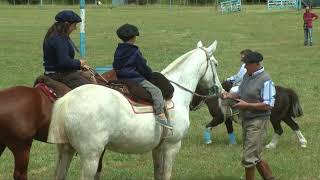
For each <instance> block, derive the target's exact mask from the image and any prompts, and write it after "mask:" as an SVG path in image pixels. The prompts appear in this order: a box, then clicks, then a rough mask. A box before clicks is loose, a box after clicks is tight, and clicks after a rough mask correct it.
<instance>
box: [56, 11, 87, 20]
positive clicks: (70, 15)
mask: <svg viewBox="0 0 320 180" xmlns="http://www.w3.org/2000/svg"><path fill="white" fill-rule="evenodd" d="M55 20H56V21H58V22H70V23H79V22H81V18H80V16H79V15H78V14H76V13H75V12H73V11H70V10H64V11H61V12H59V13H58V14H57V15H56V17H55Z"/></svg>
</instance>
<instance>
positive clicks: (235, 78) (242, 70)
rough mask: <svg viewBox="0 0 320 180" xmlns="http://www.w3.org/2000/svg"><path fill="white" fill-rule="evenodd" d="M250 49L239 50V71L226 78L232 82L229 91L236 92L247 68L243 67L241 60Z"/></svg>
mask: <svg viewBox="0 0 320 180" xmlns="http://www.w3.org/2000/svg"><path fill="white" fill-rule="evenodd" d="M251 52H252V50H250V49H244V50H242V51H241V52H240V61H241V62H242V65H241V67H240V69H239V72H238V73H237V74H235V75H233V76H230V77H229V78H227V81H228V82H230V83H232V88H231V89H230V92H237V91H238V88H239V85H240V84H241V81H242V78H243V76H244V75H245V74H246V72H247V70H246V68H244V65H245V64H244V62H243V58H244V56H245V55H247V54H248V53H251Z"/></svg>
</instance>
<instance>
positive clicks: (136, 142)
mask: <svg viewBox="0 0 320 180" xmlns="http://www.w3.org/2000/svg"><path fill="white" fill-rule="evenodd" d="M197 46H198V47H197V48H196V49H194V50H192V51H190V52H187V53H186V54H184V55H182V56H181V57H179V58H178V59H176V60H175V61H174V62H173V63H171V64H170V65H169V66H168V67H167V68H166V69H164V70H163V71H162V73H163V74H164V75H165V76H166V77H167V78H168V79H169V80H171V81H172V82H174V83H173V86H174V96H173V98H172V101H173V102H174V108H173V109H170V110H169V112H168V114H169V119H170V120H171V124H172V125H173V128H174V129H173V134H171V133H170V132H168V137H167V138H166V139H165V140H164V141H162V133H163V129H162V127H161V126H160V125H159V124H157V123H156V122H155V115H154V114H152V113H145V114H135V113H134V112H133V110H132V108H131V105H130V104H129V102H128V100H127V99H126V98H125V97H124V96H123V95H122V94H121V93H119V92H118V91H115V90H113V89H109V88H106V87H104V86H99V85H84V86H81V87H78V88H76V89H74V90H72V91H70V92H69V93H68V94H66V95H65V96H64V97H62V98H61V99H59V100H58V101H57V102H56V103H55V105H54V109H53V115H52V122H51V125H50V130H49V137H48V142H51V143H57V144H58V151H59V155H58V162H57V165H56V172H55V176H56V178H57V179H64V178H65V177H66V173H67V170H68V167H69V164H70V162H71V160H72V157H73V155H74V153H75V152H78V154H79V156H80V160H81V179H94V178H95V179H99V178H100V173H97V168H98V163H99V158H100V157H101V158H102V156H103V154H104V150H105V149H109V150H112V151H116V152H121V153H145V152H148V151H152V156H153V162H154V178H155V179H170V177H171V171H172V166H173V160H174V158H175V156H176V154H177V153H178V152H179V150H180V147H181V140H182V138H183V137H184V136H185V135H186V133H187V130H188V128H189V125H190V122H189V104H190V102H191V100H192V96H193V94H192V92H194V91H195V89H196V87H197V85H198V83H199V84H200V85H201V86H202V87H204V88H212V87H213V86H215V85H216V86H218V89H219V92H221V91H223V89H222V86H221V84H220V81H219V78H218V75H217V72H216V63H217V61H216V59H215V58H214V57H213V55H212V54H213V52H214V51H215V49H216V46H217V41H215V42H214V43H212V45H210V46H209V47H208V48H205V47H203V46H202V43H201V41H200V42H198V44H197ZM160 142H161V143H160Z"/></svg>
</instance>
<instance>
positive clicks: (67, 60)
mask: <svg viewBox="0 0 320 180" xmlns="http://www.w3.org/2000/svg"><path fill="white" fill-rule="evenodd" d="M55 20H56V22H55V23H53V25H52V26H51V27H50V28H49V30H48V32H47V33H46V35H45V37H44V40H43V66H44V70H45V71H44V75H45V76H48V77H50V78H52V79H54V80H56V81H59V82H62V83H64V84H66V85H67V86H68V87H70V88H71V89H74V88H76V87H78V86H81V85H83V84H89V83H90V81H89V80H88V79H86V78H85V77H83V76H82V75H81V71H79V70H80V69H88V68H89V66H88V65H87V64H86V61H85V60H83V59H75V58H74V56H75V50H76V51H78V49H77V47H76V46H75V44H74V43H73V42H72V40H71V39H70V34H71V33H72V32H73V31H74V30H76V29H77V24H78V23H79V22H81V18H80V17H79V15H77V14H76V13H75V12H73V11H70V10H64V11H61V12H59V13H58V14H57V15H56V16H55Z"/></svg>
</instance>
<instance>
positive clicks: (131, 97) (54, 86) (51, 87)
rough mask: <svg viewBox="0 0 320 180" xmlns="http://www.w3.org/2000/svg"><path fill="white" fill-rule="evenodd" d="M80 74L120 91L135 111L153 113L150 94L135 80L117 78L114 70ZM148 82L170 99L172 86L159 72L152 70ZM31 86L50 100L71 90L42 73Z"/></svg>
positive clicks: (171, 104) (94, 82) (170, 104)
mask: <svg viewBox="0 0 320 180" xmlns="http://www.w3.org/2000/svg"><path fill="white" fill-rule="evenodd" d="M81 75H82V76H83V77H85V78H87V79H89V80H90V82H92V83H93V84H100V85H103V86H106V87H108V88H111V89H114V90H116V91H119V92H120V93H122V94H123V95H124V96H125V97H126V98H127V100H128V101H129V102H130V104H131V106H132V108H133V111H134V112H135V113H153V108H152V106H151V105H152V97H151V95H150V94H149V93H148V92H147V91H146V90H145V89H144V88H143V87H141V86H140V85H139V84H138V83H136V82H135V81H130V80H118V79H117V78H116V73H115V71H114V70H112V71H110V72H108V73H105V74H103V75H102V76H99V75H98V74H96V75H95V77H93V76H92V74H91V73H90V72H89V71H83V73H81ZM150 82H151V83H153V84H154V85H156V86H157V87H159V88H160V90H161V92H162V94H163V96H164V99H165V100H170V99H171V98H172V97H173V92H174V88H173V86H172V85H171V84H170V82H169V81H168V80H167V78H166V77H165V76H163V75H162V74H161V73H157V72H154V73H153V74H152V78H151V79H150ZM33 86H34V87H35V88H39V89H40V90H41V91H42V92H44V94H46V95H47V96H48V98H49V99H50V100H51V101H52V102H54V101H56V100H57V99H58V98H60V97H62V96H63V95H65V94H66V93H67V92H69V91H71V89H70V88H69V87H68V86H66V85H65V84H63V83H61V82H58V81H55V80H53V79H51V78H50V77H48V76H44V75H40V76H39V77H38V78H37V79H36V80H35V82H34V85H33ZM166 107H167V109H171V108H173V107H174V104H173V102H172V101H168V102H166Z"/></svg>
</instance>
